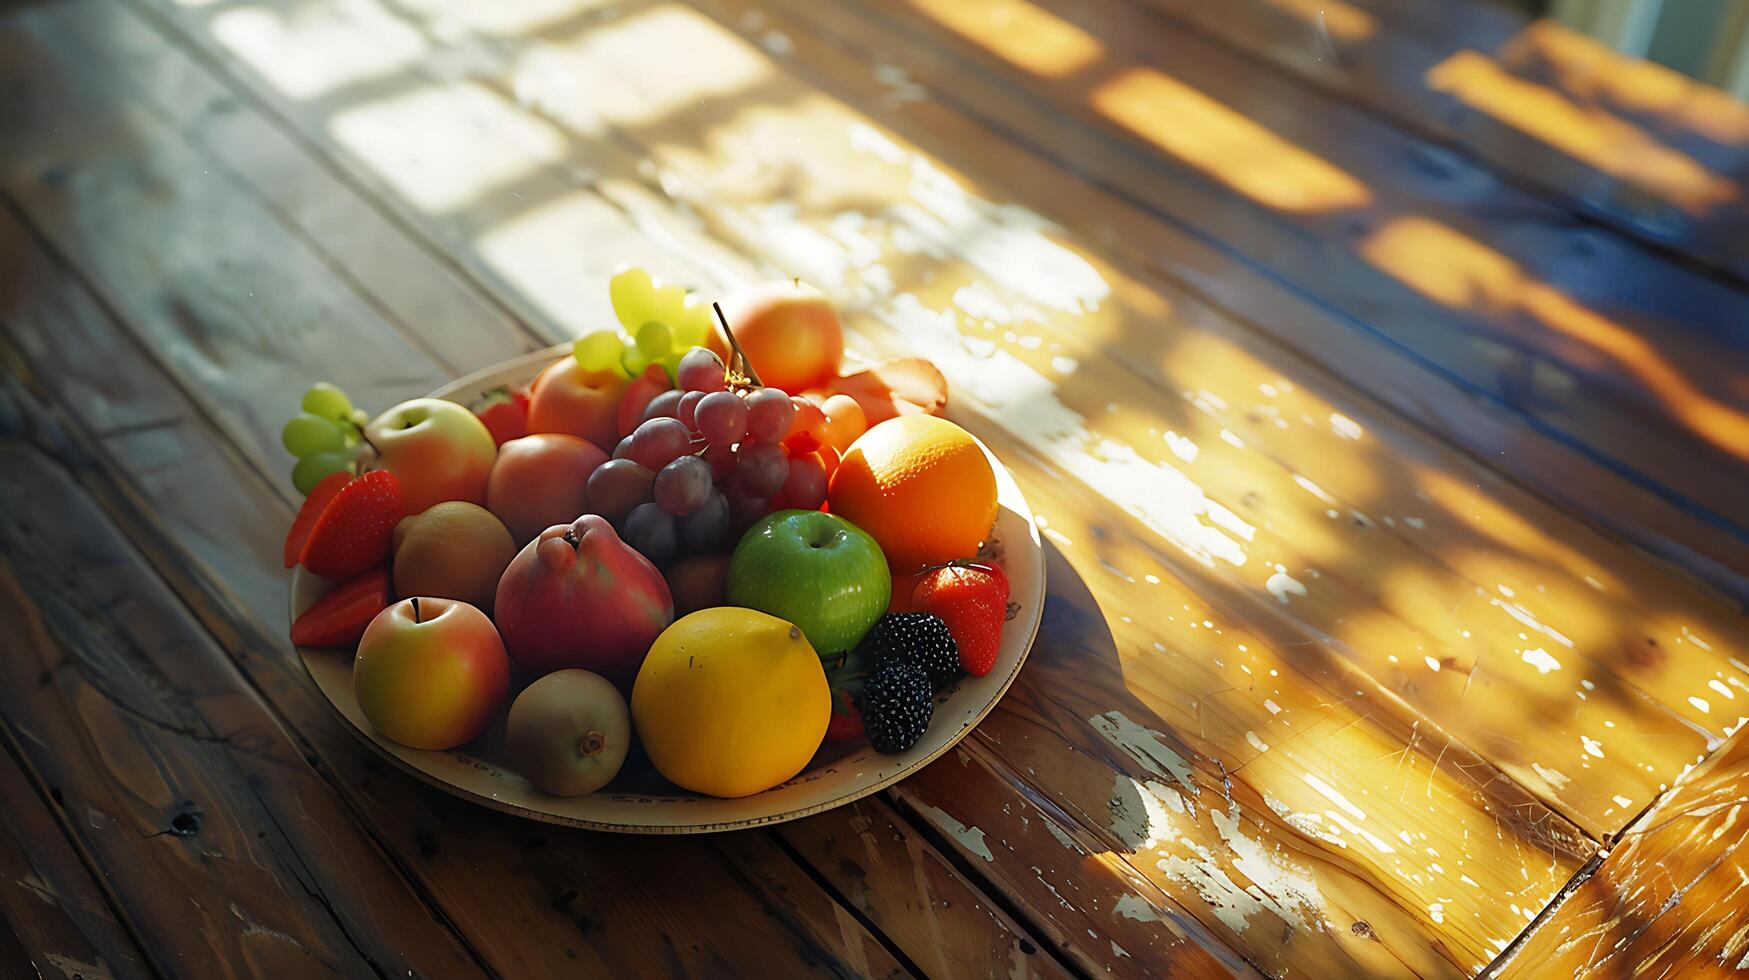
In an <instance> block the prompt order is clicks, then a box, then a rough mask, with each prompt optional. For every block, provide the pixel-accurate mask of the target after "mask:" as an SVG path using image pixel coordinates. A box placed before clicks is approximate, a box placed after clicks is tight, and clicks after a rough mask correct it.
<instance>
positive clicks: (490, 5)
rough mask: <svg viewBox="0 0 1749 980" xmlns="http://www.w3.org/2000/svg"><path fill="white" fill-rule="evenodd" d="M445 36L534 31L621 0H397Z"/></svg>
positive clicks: (617, 4) (435, 31)
mask: <svg viewBox="0 0 1749 980" xmlns="http://www.w3.org/2000/svg"><path fill="white" fill-rule="evenodd" d="M397 5H398V6H400V7H401V8H402V9H404V10H406V11H407V12H408V13H410V14H413V15H415V16H417V17H419V18H421V19H422V20H424V21H425V23H426V25H427V27H428V28H429V29H430V31H431V33H432V34H433V35H435V36H437V37H440V38H444V39H450V40H453V39H459V38H463V37H467V36H469V35H480V34H484V35H492V36H501V37H513V36H517V35H524V34H534V33H536V32H538V31H540V30H541V29H542V28H545V27H548V26H550V25H552V24H556V23H558V22H560V21H563V20H565V19H566V18H570V17H576V16H578V15H580V14H588V13H592V12H595V11H606V10H608V9H609V8H612V7H616V6H620V0H490V2H487V3H482V2H480V0H397Z"/></svg>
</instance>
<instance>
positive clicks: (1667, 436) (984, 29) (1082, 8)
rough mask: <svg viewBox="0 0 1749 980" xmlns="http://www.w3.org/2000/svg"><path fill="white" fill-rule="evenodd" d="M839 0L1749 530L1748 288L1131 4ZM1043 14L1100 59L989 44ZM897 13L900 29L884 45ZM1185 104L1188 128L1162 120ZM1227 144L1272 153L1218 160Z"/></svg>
mask: <svg viewBox="0 0 1749 980" xmlns="http://www.w3.org/2000/svg"><path fill="white" fill-rule="evenodd" d="M824 6H825V7H826V8H827V9H829V10H831V11H833V12H834V13H837V14H839V15H840V17H839V19H840V20H847V21H848V23H847V24H845V25H844V26H841V27H840V28H839V29H838V33H839V35H840V38H841V43H845V44H848V45H850V46H852V47H853V48H857V49H861V50H863V51H878V52H879V53H878V56H877V57H875V58H873V59H871V60H872V61H875V62H877V63H878V64H890V65H892V66H894V67H896V68H897V69H898V70H899V71H901V72H902V73H905V74H907V77H910V78H912V79H914V84H917V85H920V86H923V87H924V90H927V91H938V92H940V93H942V99H941V101H945V102H946V103H947V104H950V105H955V106H958V107H960V108H961V110H962V111H964V112H965V113H967V114H968V115H971V116H973V117H974V118H978V119H980V120H982V121H984V122H986V123H987V124H988V125H990V126H991V127H992V128H996V129H998V130H1001V131H1003V132H1004V133H1006V134H1023V135H1020V136H1018V137H1016V138H1018V139H1020V140H1021V141H1022V142H1023V143H1024V145H1025V146H1026V149H1027V150H1028V151H1030V152H1032V153H1034V154H1037V155H1040V156H1043V157H1045V158H1046V159H1050V160H1052V161H1054V162H1056V163H1057V164H1058V166H1059V167H1061V168H1062V169H1064V170H1068V171H1070V172H1076V173H1082V174H1086V175H1088V176H1090V177H1091V178H1093V179H1094V180H1096V181H1097V182H1098V183H1100V184H1102V185H1103V186H1106V187H1109V188H1111V189H1112V190H1114V191H1115V192H1117V193H1119V194H1121V195H1123V196H1124V197H1125V199H1126V200H1127V201H1128V202H1129V204H1130V205H1131V206H1133V207H1136V208H1138V209H1141V210H1144V211H1151V212H1154V213H1156V214H1158V215H1160V216H1161V217H1162V218H1165V219H1167V220H1170V221H1173V222H1176V223H1179V224H1180V225H1182V226H1183V227H1185V228H1186V229H1188V230H1190V231H1191V232H1192V233H1193V234H1196V235H1198V236H1200V237H1203V238H1204V239H1206V240H1210V241H1212V242H1214V243H1216V244H1217V245H1218V246H1219V247H1220V248H1221V249H1222V250H1224V251H1225V252H1226V253H1227V254H1228V255H1229V256H1230V257H1231V258H1232V259H1234V260H1236V261H1238V262H1240V263H1251V264H1253V265H1256V266H1257V267H1258V268H1259V271H1262V272H1263V273H1264V274H1265V276H1266V277H1268V278H1272V279H1274V280H1276V281H1277V282H1278V283H1279V284H1281V285H1282V286H1285V287H1287V288H1289V289H1291V290H1293V291H1296V292H1299V293H1300V294H1302V295H1303V296H1305V297H1307V298H1308V299H1311V300H1312V301H1314V302H1319V303H1323V304H1326V305H1328V306H1330V307H1331V308H1333V309H1334V310H1335V311H1337V312H1339V313H1341V314H1343V315H1345V316H1347V317H1348V318H1349V320H1350V326H1351V328H1356V329H1360V330H1363V331H1366V332H1369V333H1371V334H1372V335H1373V336H1374V338H1375V341H1376V340H1384V341H1385V342H1386V343H1389V344H1392V345H1394V346H1397V347H1398V348H1399V349H1401V350H1405V351H1407V352H1411V353H1412V354H1413V355H1414V357H1415V358H1416V359H1418V360H1419V361H1420V362H1421V363H1422V364H1423V366H1425V367H1429V368H1432V369H1434V370H1435V371H1436V372H1438V373H1442V374H1444V375H1445V376H1446V377H1447V378H1448V379H1453V380H1458V381H1460V382H1461V383H1462V384H1464V385H1465V386H1466V387H1468V388H1469V390H1471V391H1472V392H1473V393H1474V394H1476V395H1480V396H1483V397H1488V398H1492V399H1495V400H1497V401H1500V402H1502V403H1504V404H1506V405H1509V406H1511V407H1513V408H1515V409H1517V410H1519V411H1521V412H1523V413H1524V414H1525V416H1526V417H1527V420H1528V421H1529V422H1530V423H1531V424H1533V425H1536V426H1538V427H1541V428H1544V429H1545V430H1547V431H1551V432H1556V433H1560V434H1561V435H1562V437H1563V438H1566V439H1568V440H1569V441H1571V442H1573V443H1574V444H1575V445H1576V446H1580V447H1584V448H1585V450H1586V451H1587V452H1588V453H1590V454H1592V455H1593V456H1594V457H1596V458H1598V459H1599V460H1603V461H1608V462H1610V463H1611V464H1612V465H1615V466H1617V467H1618V468H1619V469H1621V470H1624V471H1626V472H1627V473H1630V474H1632V475H1633V476H1634V478H1636V479H1639V480H1641V481H1642V482H1648V483H1649V484H1651V485H1656V486H1662V487H1663V488H1664V489H1663V490H1661V491H1660V492H1665V493H1667V494H1670V495H1672V499H1676V500H1679V501H1681V502H1683V503H1684V505H1685V506H1698V507H1700V508H1702V509H1705V510H1707V511H1709V512H1710V513H1711V514H1713V515H1715V516H1716V517H1718V518H1720V519H1722V520H1723V521H1724V522H1725V524H1727V525H1728V526H1729V527H1732V528H1735V529H1736V530H1737V531H1738V532H1741V531H1742V529H1743V528H1744V527H1746V526H1749V522H1746V521H1745V513H1744V512H1743V511H1742V510H1741V508H1740V505H1739V502H1737V501H1735V500H1732V499H1730V498H1729V497H1728V496H1727V495H1725V494H1722V493H1719V492H1718V491H1717V490H1716V488H1715V485H1714V484H1713V483H1712V482H1711V481H1713V480H1715V479H1719V478H1721V477H1722V474H1724V473H1728V472H1730V471H1732V470H1733V469H1735V468H1736V467H1738V466H1740V465H1741V461H1742V459H1743V458H1744V454H1745V452H1749V428H1745V423H1746V422H1749V414H1746V413H1745V410H1744V403H1743V402H1742V400H1741V399H1742V393H1741V392H1740V391H1738V390H1737V388H1736V387H1735V383H1734V382H1733V381H1732V379H1731V377H1730V375H1729V372H1728V371H1724V370H1722V369H1721V368H1720V366H1719V365H1721V364H1723V363H1726V362H1727V361H1728V359H1729V357H1730V356H1731V354H1732V352H1736V351H1738V350H1739V349H1740V346H1741V345H1740V344H1739V343H1738V342H1737V340H1736V339H1734V338H1733V337H1732V336H1731V334H1730V332H1729V330H1728V328H1727V327H1726V324H1727V323H1729V322H1730V320H1731V319H1732V318H1733V317H1734V316H1736V315H1738V314H1736V313H1732V312H1730V311H1732V310H1741V309H1743V308H1744V307H1745V304H1749V294H1745V293H1744V292H1742V291H1740V290H1739V289H1736V288H1734V287H1730V286H1726V285H1723V284H1720V283H1718V282H1715V281H1712V280H1709V279H1707V278H1705V277H1703V276H1697V275H1695V274H1694V273H1692V272H1690V271H1688V270H1686V269H1684V268H1682V267H1680V266H1677V265H1673V264H1668V263H1664V262H1661V261H1660V260H1659V259H1658V258H1657V257H1655V256H1653V255H1650V254H1648V253H1647V252H1645V251H1644V250H1642V249H1637V248H1635V247H1633V246H1631V245H1629V244H1628V243H1626V242H1625V241H1623V240H1620V239H1617V238H1614V237H1612V236H1607V235H1596V234H1592V233H1591V232H1589V231H1587V230H1585V229H1575V228H1573V227H1570V225H1571V222H1570V221H1569V219H1567V218H1565V217H1564V216H1563V215H1562V213H1561V212H1560V211H1558V210H1556V209H1554V208H1552V207H1549V206H1548V205H1547V204H1546V203H1543V202H1540V201H1538V200H1537V199H1535V198H1533V197H1531V196H1529V195H1526V194H1523V193H1522V192H1519V191H1518V190H1516V189H1514V188H1512V187H1510V186H1507V185H1504V184H1501V183H1500V182H1499V181H1497V180H1495V179H1493V178H1492V177H1491V176H1490V175H1488V174H1487V173H1485V172H1483V171H1481V170H1479V169H1476V168H1475V167H1473V165H1471V164H1470V163H1469V162H1468V161H1466V160H1464V159H1463V158H1461V157H1458V156H1456V155H1455V154H1451V153H1449V152H1447V151H1444V150H1441V149H1437V148H1433V147H1429V146H1427V145H1424V144H1422V143H1419V142H1417V141H1415V140H1414V139H1412V138H1410V137H1407V136H1405V135H1404V134H1402V133H1400V132H1398V131H1396V130H1393V129H1391V128H1389V127H1386V126H1382V125H1379V124H1378V123H1377V122H1376V121H1374V120H1371V119H1369V118H1368V117H1366V116H1364V115H1363V114H1360V113H1356V112H1354V111H1352V110H1351V109H1350V108H1349V107H1347V106H1346V105H1342V104H1338V103H1331V102H1321V101H1318V100H1317V96H1316V95H1315V93H1313V92H1312V91H1310V90H1308V89H1307V88H1306V87H1304V86H1299V85H1294V84H1290V83H1286V82H1283V81H1280V80H1277V79H1274V78H1272V77H1271V76H1270V75H1268V74H1259V73H1257V72H1255V71H1253V70H1251V69H1250V68H1248V67H1247V66H1246V65H1244V64H1243V62H1242V61H1241V60H1240V59H1237V58H1235V57H1233V56H1232V55H1230V54H1227V53H1225V52H1222V51H1220V50H1217V49H1216V48H1214V47H1212V46H1210V45H1208V44H1206V43H1204V42H1201V41H1200V40H1199V39H1197V38H1196V37H1194V36H1192V35H1188V34H1186V33H1185V32H1183V31H1174V30H1170V29H1167V28H1168V27H1169V25H1165V26H1163V25H1162V23H1161V22H1160V21H1158V20H1157V19H1156V18H1153V17H1151V16H1149V15H1147V14H1146V13H1145V12H1142V11H1139V10H1137V9H1135V8H1133V7H1128V6H1121V7H1120V6H1118V5H1113V4H1106V3H1088V2H1076V3H1071V2H1069V0H1062V2H1057V0H1039V2H1038V3H1036V4H1029V3H1027V2H1026V0H978V2H976V3H974V4H971V5H967V4H951V5H941V9H943V10H953V11H955V12H956V13H955V14H954V15H953V16H954V17H955V20H953V21H951V22H948V24H947V26H944V25H943V24H942V23H940V22H938V18H935V17H932V16H929V15H928V13H927V10H928V9H933V8H925V10H924V11H922V12H919V11H918V10H917V9H915V6H913V5H907V6H904V7H897V6H894V7H887V8H883V9H884V10H886V11H887V16H886V17H880V16H876V15H873V14H871V13H869V12H868V11H867V10H866V9H865V8H852V7H850V6H849V5H824ZM1029 6H1030V7H1038V8H1041V9H1043V10H1044V12H1045V13H1046V14H1047V15H1052V16H1055V17H1057V18H1059V19H1062V20H1073V21H1075V22H1076V23H1078V24H1079V25H1081V26H1082V27H1083V28H1085V29H1086V30H1089V31H1091V32H1093V33H1094V34H1096V35H1097V36H1099V37H1101V38H1102V39H1103V44H1104V52H1103V54H1102V56H1101V58H1100V60H1099V62H1098V63H1097V65H1096V66H1095V67H1093V68H1089V69H1086V70H1085V71H1084V72H1083V73H1082V74H1080V75H1077V76H1075V77H1074V78H1072V79H1067V80H1065V79H1053V78H1045V77H1041V76H1039V75H1037V74H1035V73H1032V72H1028V71H1026V70H1023V69H1021V68H1018V67H1016V66H1014V65H1013V64H1011V63H1010V62H1008V61H1006V60H1003V59H1001V58H999V57H995V56H992V55H991V54H990V53H989V52H988V51H986V50H985V49H984V47H983V46H982V45H981V44H980V43H977V42H976V40H975V39H974V36H975V37H985V36H990V35H991V34H993V33H997V32H998V28H997V26H996V25H997V24H998V23H999V22H1000V21H1001V19H1002V17H1003V16H1004V15H1007V14H1011V13H1012V12H1013V11H1014V9H1015V8H1026V7H1029ZM820 7H821V5H816V6H815V13H814V16H815V17H816V18H819V17H823V16H825V14H823V13H821V12H820ZM979 12H981V13H982V17H979V16H978V13H979ZM883 20H884V21H890V22H891V24H890V25H889V26H888V30H889V31H891V32H892V33H891V34H890V35H888V39H887V40H886V43H885V44H880V45H879V46H878V47H876V46H875V43H874V42H875V39H876V38H879V37H880V33H879V32H880V28H881V26H882V23H881V22H882V21H883ZM979 25H982V26H979ZM969 34H970V35H973V36H968V35H969ZM932 45H939V46H940V47H939V50H938V51H937V52H936V54H937V55H938V56H937V57H931V56H930V50H929V49H930V47H931V46H932ZM1155 65H1169V66H1170V71H1169V72H1168V71H1165V70H1163V69H1161V68H1156V67H1154V66H1155ZM871 67H872V66H871ZM968 67H969V68H970V69H971V70H968ZM840 73H841V74H843V72H842V71H840ZM1174 117H1181V118H1182V119H1194V120H1197V122H1196V124H1195V125H1190V124H1187V123H1185V122H1183V121H1180V122H1178V123H1176V124H1169V123H1166V122H1164V121H1163V120H1168V119H1172V118H1174ZM1041 134H1048V135H1043V136H1042V138H1041ZM1064 147H1072V148H1074V149H1073V151H1065V150H1064V149H1062V148H1064ZM1227 147H1232V149H1231V152H1232V153H1235V154H1242V155H1245V154H1248V155H1249V157H1250V158H1251V159H1255V160H1259V161H1269V162H1267V163H1257V164H1253V165H1250V166H1237V165H1235V166H1231V167H1227V166H1223V159H1222V157H1221V154H1222V153H1225V152H1228V150H1227V149H1225V148H1227ZM1330 168H1333V170H1330ZM1326 170H1330V172H1331V173H1333V174H1340V175H1342V176H1341V177H1340V178H1338V177H1335V176H1331V177H1329V181H1330V182H1333V183H1334V184H1335V185H1336V186H1338V187H1342V188H1348V190H1344V191H1342V192H1341V196H1339V197H1338V198H1337V199H1336V200H1335V201H1334V202H1332V203H1328V204H1322V203H1319V202H1316V201H1310V202H1308V203H1306V204H1305V205H1304V206H1301V205H1299V204H1295V203H1294V202H1293V201H1280V202H1272V201H1271V200H1270V198H1269V195H1270V194H1271V193H1272V192H1271V191H1270V188H1274V187H1281V186H1290V187H1292V186H1298V183H1296V182H1298V181H1301V180H1302V179H1304V180H1314V179H1323V178H1313V177H1309V176H1307V175H1308V174H1322V173H1325V172H1326ZM1235 174H1237V175H1239V176H1238V177H1235V176H1233V175H1235ZM1235 180H1238V181H1240V183H1238V184H1237V186H1223V185H1222V182H1223V181H1226V182H1227V183H1229V184H1230V183H1232V182H1233V181H1235ZM1246 181H1250V182H1252V183H1255V184H1256V187H1251V186H1249V185H1248V184H1247V183H1246ZM1310 186H1311V187H1312V188H1313V190H1311V191H1307V193H1318V191H1317V190H1316V188H1318V187H1322V186H1325V185H1324V184H1318V183H1314V184H1312V185H1310ZM1600 268H1606V269H1609V270H1611V271H1610V272H1609V273H1608V274H1606V275H1601V276H1599V275H1597V274H1596V273H1595V270H1597V269H1600ZM1657 281H1662V282H1665V283H1668V284H1669V285H1668V286H1653V285H1652V283H1653V282H1657ZM1678 283H1680V284H1681V285H1677V284H1678ZM1648 335H1655V336H1657V337H1658V338H1659V339H1660V343H1659V344H1658V345H1657V346H1656V348H1653V347H1651V346H1649V345H1645V344H1637V343H1636V342H1635V340H1634V338H1635V337H1636V336H1648ZM1708 473H1711V474H1712V475H1711V476H1707V475H1706V474H1708Z"/></svg>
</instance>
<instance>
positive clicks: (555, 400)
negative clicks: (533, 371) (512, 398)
mask: <svg viewBox="0 0 1749 980" xmlns="http://www.w3.org/2000/svg"><path fill="white" fill-rule="evenodd" d="M625 387H626V382H625V381H622V380H621V379H620V378H619V376H618V375H616V374H614V373H613V372H612V371H585V370H583V368H582V367H580V366H579V365H578V364H577V359H576V358H574V357H572V356H570V355H569V354H567V355H565V356H564V357H561V358H559V359H558V360H556V361H554V362H553V363H551V364H549V365H547V367H546V369H545V370H543V371H541V373H540V376H539V377H537V378H535V379H534V384H532V385H530V386H529V389H528V431H529V432H531V433H533V432H563V433H566V434H568V435H573V436H577V437H578V438H580V439H587V440H589V441H590V442H592V443H594V444H595V445H597V446H611V445H613V444H614V443H616V442H618V441H619V435H618V433H617V432H616V431H615V429H614V423H615V421H616V417H617V415H618V413H619V400H620V395H621V394H623V393H624V391H625Z"/></svg>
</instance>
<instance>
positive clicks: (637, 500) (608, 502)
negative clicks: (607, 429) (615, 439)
mask: <svg viewBox="0 0 1749 980" xmlns="http://www.w3.org/2000/svg"><path fill="white" fill-rule="evenodd" d="M655 479H656V474H654V473H652V472H650V471H649V469H647V468H646V467H643V466H639V465H638V464H637V463H635V462H633V461H631V460H629V459H610V460H608V461H607V462H605V463H602V464H601V465H600V466H597V467H596V468H595V472H593V473H591V474H589V482H588V484H586V485H585V488H584V498H583V499H584V506H586V507H587V508H588V512H589V513H591V514H600V515H601V516H602V517H605V518H607V520H608V522H609V523H612V524H618V523H619V522H620V521H623V520H625V518H626V515H627V514H630V513H631V512H632V508H634V507H636V506H638V505H639V504H642V503H647V502H648V501H649V499H650V487H651V483H652V482H653V481H654V480H655Z"/></svg>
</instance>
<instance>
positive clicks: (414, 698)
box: [352, 596, 510, 749]
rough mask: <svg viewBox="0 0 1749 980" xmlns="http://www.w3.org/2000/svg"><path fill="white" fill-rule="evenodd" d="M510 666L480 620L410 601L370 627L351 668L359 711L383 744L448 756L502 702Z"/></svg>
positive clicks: (457, 606)
mask: <svg viewBox="0 0 1749 980" xmlns="http://www.w3.org/2000/svg"><path fill="white" fill-rule="evenodd" d="M509 688H510V660H509V658H508V657H506V656H505V654H504V642H503V641H502V640H500V639H499V638H498V631H497V630H496V629H493V628H492V621H491V620H489V619H487V618H486V614H485V613H483V612H481V611H479V610H478V609H475V608H474V607H473V606H470V605H468V604H467V603H465V602H457V601H456V600H454V599H440V598H436V597H431V598H426V597H423V596H421V597H416V598H412V599H403V600H401V601H400V602H397V603H395V604H394V605H392V606H390V607H389V608H387V609H384V610H383V611H382V612H380V613H378V614H377V616H376V618H375V619H373V620H371V621H370V625H369V626H367V627H365V628H364V636H363V637H362V638H361V639H359V641H358V657H357V659H355V660H354V661H353V662H352V691H353V695H354V696H355V697H357V698H358V707H359V709H360V710H362V711H363V712H364V716H365V718H367V719H369V720H370V723H371V726H372V727H374V728H375V729H376V730H377V732H378V733H380V734H381V735H382V736H383V737H384V738H388V739H391V740H393V741H396V742H399V743H401V744H402V745H405V746H408V747H410V748H415V749H449V748H454V747H455V746H457V745H461V744H462V743H463V742H467V741H469V740H471V739H473V738H474V737H475V736H477V735H479V734H480V731H481V729H483V728H485V727H486V723H487V722H488V721H490V720H491V718H492V715H493V714H494V713H495V712H497V710H498V707H499V705H501V704H503V703H504V695H505V694H506V693H507V692H508V691H509Z"/></svg>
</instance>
